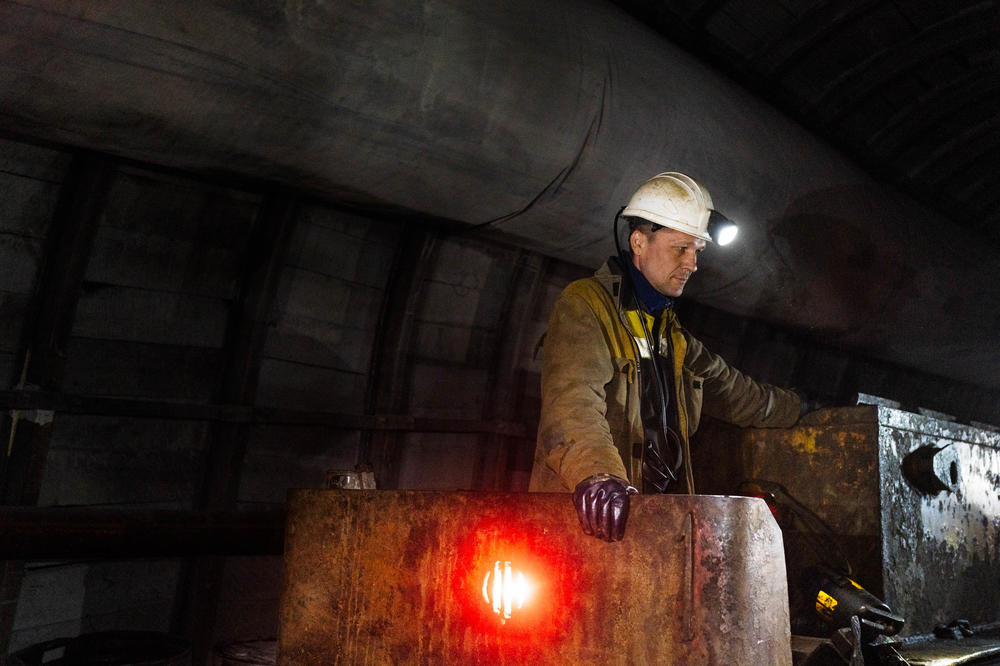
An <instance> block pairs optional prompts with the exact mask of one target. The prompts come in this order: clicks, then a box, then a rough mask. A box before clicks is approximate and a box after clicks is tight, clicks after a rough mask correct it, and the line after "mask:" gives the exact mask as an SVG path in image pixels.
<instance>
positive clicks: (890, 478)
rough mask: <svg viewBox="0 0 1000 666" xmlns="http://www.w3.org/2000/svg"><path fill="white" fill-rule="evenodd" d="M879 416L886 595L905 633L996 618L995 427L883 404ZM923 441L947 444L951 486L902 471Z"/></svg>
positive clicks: (999, 535) (998, 487)
mask: <svg viewBox="0 0 1000 666" xmlns="http://www.w3.org/2000/svg"><path fill="white" fill-rule="evenodd" d="M878 418H879V441H878V445H879V467H880V468H881V470H882V473H881V474H880V493H881V496H882V506H881V514H882V525H883V530H882V551H883V554H884V560H883V567H884V569H883V577H884V579H885V581H884V587H885V601H886V602H887V603H888V604H889V605H890V606H892V607H893V608H894V609H895V610H897V611H898V612H899V613H901V614H903V615H904V616H906V618H907V622H908V625H909V631H908V632H907V633H910V634H913V633H926V632H929V631H931V630H932V629H933V628H934V625H936V624H938V623H948V622H950V621H952V620H955V619H959V618H962V619H966V620H969V621H971V622H972V623H973V624H978V623H985V622H994V621H997V620H1000V584H998V583H1000V433H997V432H990V431H987V430H981V429H979V428H973V427H970V426H963V425H959V424H956V423H949V422H947V421H941V420H938V419H934V418H930V417H927V416H922V415H919V414H911V413H908V412H903V411H899V410H896V409H889V408H885V407H880V408H879V410H878ZM921 447H933V448H942V449H945V451H944V452H943V453H945V454H948V455H949V456H950V462H954V463H955V464H954V467H953V468H952V469H951V470H949V472H950V477H949V478H948V481H949V482H950V483H951V486H952V488H953V490H941V491H938V492H937V493H925V492H921V491H920V490H918V489H917V488H916V487H915V486H914V484H913V483H912V482H911V480H910V479H907V478H905V477H904V476H903V475H902V474H901V473H900V471H899V470H900V469H901V467H902V464H903V460H904V459H905V457H906V456H907V455H909V454H911V453H912V452H914V451H917V450H918V449H920V448H921ZM949 466H950V465H949Z"/></svg>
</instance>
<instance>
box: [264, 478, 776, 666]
mask: <svg viewBox="0 0 1000 666" xmlns="http://www.w3.org/2000/svg"><path fill="white" fill-rule="evenodd" d="M496 562H504V563H506V562H510V563H511V566H512V567H513V568H514V569H518V570H520V571H522V572H523V573H524V575H525V576H526V577H527V579H528V580H529V581H530V582H531V583H532V584H533V586H534V588H535V589H534V593H533V595H532V596H531V598H530V600H529V601H527V602H525V604H524V606H523V607H522V608H519V609H517V608H512V611H511V616H510V618H509V619H505V620H502V619H501V615H499V614H495V613H494V612H493V610H492V606H491V605H490V603H489V602H488V601H487V599H488V595H487V596H484V580H485V576H486V574H487V573H488V572H490V571H492V570H493V568H494V565H495V564H496ZM487 587H488V586H487ZM486 592H489V590H486ZM278 647H279V650H278V663H279V664H282V665H284V666H288V665H291V664H324V665H326V664H386V663H394V664H446V663H447V664H502V663H507V664H521V663H530V664H566V663H579V664H584V663H587V664H591V663H602V664H758V663H760V664H763V663H766V664H778V665H781V664H791V650H790V644H789V630H788V606H787V589H786V586H785V576H784V557H783V553H782V548H781V541H780V533H779V531H778V528H777V525H776V524H775V522H774V520H773V519H772V517H771V515H770V513H769V512H768V510H767V508H766V506H765V505H764V503H763V502H762V501H760V500H756V499H750V498H723V497H708V496H695V497H690V496H641V497H636V498H633V504H632V511H631V515H630V518H629V524H628V527H627V529H626V535H625V539H624V540H623V541H621V542H616V543H605V542H601V541H598V540H596V539H594V538H593V537H587V536H585V535H584V534H582V532H581V531H580V529H579V526H578V523H577V518H576V515H575V512H574V511H573V508H572V506H571V504H570V502H569V499H568V497H567V496H565V495H550V494H494V493H436V492H405V491H339V490H323V491H319V490H316V491H295V492H293V493H292V494H291V495H290V500H289V518H288V525H287V529H286V553H285V589H284V594H283V598H282V603H281V616H280V635H279V641H278Z"/></svg>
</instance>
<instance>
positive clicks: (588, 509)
mask: <svg viewBox="0 0 1000 666" xmlns="http://www.w3.org/2000/svg"><path fill="white" fill-rule="evenodd" d="M638 492H639V491H638V490H637V489H636V488H634V487H633V486H631V485H629V482H628V481H626V480H625V479H622V478H620V477H617V476H614V475H613V474H595V475H593V476H590V477H587V478H586V479H584V480H583V481H581V482H580V483H578V484H576V490H574V491H573V506H574V507H576V515H577V517H579V519H580V527H582V528H583V533H584V534H590V535H593V536H596V537H597V538H598V539H604V540H605V541H621V539H622V537H623V536H625V521H626V520H628V496H629V495H635V494H636V493H638Z"/></svg>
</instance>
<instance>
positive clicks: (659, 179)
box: [621, 171, 728, 244]
mask: <svg viewBox="0 0 1000 666" xmlns="http://www.w3.org/2000/svg"><path fill="white" fill-rule="evenodd" d="M621 214H622V215H623V216H625V217H641V218H642V219H644V220H646V221H648V222H652V223H653V224H658V225H660V226H661V227H668V228H670V229H676V230H678V231H683V232H684V233H686V234H690V235H691V236H694V237H695V238H701V239H702V240H705V241H711V240H715V239H713V238H712V234H711V232H712V231H713V230H712V229H710V224H709V223H710V221H711V222H712V226H715V225H716V223H717V222H723V221H725V222H728V220H726V218H725V217H724V216H723V215H722V214H720V213H718V212H716V211H715V210H713V208H712V196H711V195H710V194H709V193H708V190H706V189H705V188H704V187H702V186H701V185H699V184H698V183H697V181H695V180H694V179H693V178H691V177H690V176H685V175H684V174H682V173H677V172H676V171H667V172H665V173H661V174H657V175H655V176H653V177H652V178H650V179H649V180H647V181H646V182H645V183H643V184H642V185H640V186H639V189H637V190H636V191H635V194H633V195H632V198H631V199H629V202H628V205H627V206H625V209H624V210H623V211H622V213H621ZM723 244H724V243H723Z"/></svg>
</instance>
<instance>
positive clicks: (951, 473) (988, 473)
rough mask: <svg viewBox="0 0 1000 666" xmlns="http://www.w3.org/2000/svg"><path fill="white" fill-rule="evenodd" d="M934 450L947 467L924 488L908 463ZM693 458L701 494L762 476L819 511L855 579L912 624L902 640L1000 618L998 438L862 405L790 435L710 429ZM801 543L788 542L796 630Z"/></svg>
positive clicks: (812, 420) (791, 534)
mask: <svg viewBox="0 0 1000 666" xmlns="http://www.w3.org/2000/svg"><path fill="white" fill-rule="evenodd" d="M935 451H937V452H938V454H937V457H938V458H939V459H940V458H942V457H944V458H946V460H945V461H944V462H945V463H946V464H944V465H938V467H939V469H937V473H938V475H939V476H941V477H942V478H940V479H931V480H932V481H934V482H935V483H938V485H937V487H936V488H935V487H933V486H932V487H929V488H928V487H927V483H926V481H925V482H921V479H920V478H919V477H920V475H919V474H915V473H913V465H912V464H911V465H909V472H904V467H907V466H908V463H912V462H913V461H914V460H917V459H919V456H920V455H921V452H931V453H933V452H935ZM693 457H694V459H695V464H696V479H697V480H698V481H699V482H700V485H699V491H701V492H736V488H737V487H738V486H739V484H740V482H741V481H743V480H746V479H765V480H771V481H775V482H777V483H780V484H782V485H783V486H784V487H785V488H787V489H788V491H789V493H790V494H791V495H793V496H794V497H795V498H796V499H797V500H798V501H800V502H801V503H802V504H804V505H806V506H807V507H808V508H809V509H811V510H812V511H815V512H816V513H817V514H818V515H819V516H820V517H821V518H822V519H823V520H824V521H825V522H826V523H827V524H828V525H829V526H830V527H831V528H832V530H833V532H834V536H833V537H824V538H827V539H831V538H832V539H833V540H834V541H835V542H836V543H835V545H836V546H839V547H840V548H841V549H842V550H843V551H844V552H845V553H846V554H847V556H848V557H849V559H850V560H851V561H852V564H853V565H854V569H855V578H856V579H857V580H858V581H859V582H860V583H861V584H862V585H864V586H865V587H866V588H867V589H869V590H871V591H872V592H873V593H875V594H876V595H877V596H879V597H881V598H882V599H883V600H884V601H885V602H886V603H888V604H889V606H890V607H891V608H892V609H893V610H894V611H896V612H897V613H899V614H901V615H903V616H904V617H905V618H906V625H905V627H904V629H903V632H902V634H901V635H918V634H926V633H929V632H931V631H932V630H933V629H934V626H935V625H936V624H939V623H948V622H950V621H952V620H955V619H958V618H962V619H967V620H970V621H971V622H973V623H980V624H987V623H991V622H996V621H998V620H1000V433H998V432H995V431H990V430H988V429H985V428H978V427H972V426H968V425H961V424H957V423H953V422H949V421H945V420H940V419H938V418H934V417H932V416H926V415H922V414H915V413H911V412H907V411H903V410H900V409H895V408H893V407H888V406H884V405H860V406H857V407H847V408H837V409H826V410H821V411H819V412H816V413H813V414H810V415H807V416H806V417H804V419H803V420H802V421H801V422H800V423H799V424H798V425H797V426H796V427H794V428H789V429H779V430H761V429H739V428H733V427H731V426H725V425H723V424H720V423H718V422H710V423H707V424H705V426H704V427H703V428H702V430H701V431H699V433H698V439H697V442H696V449H695V451H694V454H693ZM939 462H940V461H939ZM928 467H929V466H928ZM930 471H931V470H930V469H929V468H928V469H927V470H925V476H927V475H930V476H933V475H931V474H930ZM921 485H923V486H924V487H923V488H922V487H921ZM801 536H804V535H801V534H796V532H795V531H794V530H786V531H785V535H784V537H785V542H786V545H787V546H788V547H789V551H788V552H787V558H786V559H787V562H788V565H789V572H788V574H789V580H790V581H791V582H790V583H789V585H790V588H792V595H793V604H792V606H793V624H794V621H795V618H794V615H795V603H794V596H795V576H796V571H795V570H794V569H795V568H796V567H797V566H799V564H800V562H799V559H800V557H799V556H801V555H802V552H801V551H799V552H796V551H795V550H794V546H795V543H796V539H797V537H801ZM833 545H834V544H831V547H832V546H833Z"/></svg>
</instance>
